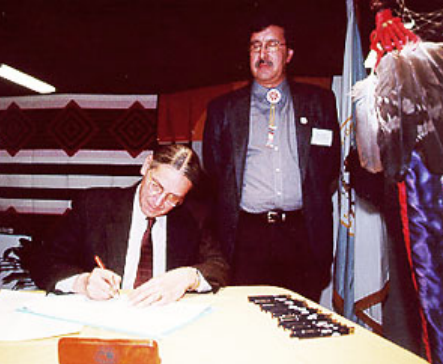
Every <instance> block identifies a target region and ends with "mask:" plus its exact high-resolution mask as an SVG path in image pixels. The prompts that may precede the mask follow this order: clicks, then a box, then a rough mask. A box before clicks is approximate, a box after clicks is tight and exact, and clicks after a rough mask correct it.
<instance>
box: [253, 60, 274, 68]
mask: <svg viewBox="0 0 443 364" xmlns="http://www.w3.org/2000/svg"><path fill="white" fill-rule="evenodd" d="M262 64H265V65H266V66H270V67H272V66H273V65H274V63H272V61H267V60H265V59H259V60H258V61H257V62H255V68H258V67H260V66H261V65H262Z"/></svg>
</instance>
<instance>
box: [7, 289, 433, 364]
mask: <svg viewBox="0 0 443 364" xmlns="http://www.w3.org/2000/svg"><path fill="white" fill-rule="evenodd" d="M271 294H273V295H275V294H290V295H291V296H293V297H295V298H300V296H298V295H297V294H295V293H293V292H291V291H288V290H286V289H282V288H277V287H269V286H247V287H226V288H223V289H221V290H220V292H218V293H217V294H187V295H186V296H185V297H184V298H183V299H184V300H188V301H192V302H195V303H205V304H211V305H212V307H213V308H214V310H213V312H212V313H210V314H208V315H206V316H203V317H201V318H199V319H198V320H197V321H195V322H193V323H191V324H189V325H187V326H185V327H183V328H181V329H180V330H177V331H175V332H173V333H172V334H170V335H168V336H167V337H165V338H163V339H161V340H158V345H159V353H160V358H161V360H162V364H179V363H180V364H183V363H185V364H187V363H192V364H219V363H220V364H226V363H241V364H247V363H251V364H252V363H254V364H260V363H279V364H281V363H291V364H294V363H297V364H319V363H328V364H347V363H349V364H356V363H358V364H365V363H367V364H374V363H377V364H383V363H386V364H392V363H402V364H425V363H427V362H426V361H425V360H424V359H422V358H420V357H418V356H416V355H415V354H413V353H411V352H409V351H407V350H405V349H403V348H401V347H399V346H397V345H395V344H394V343H392V342H390V341H388V340H386V339H384V338H382V337H380V336H378V335H376V334H373V333H372V332H370V331H368V330H366V329H364V328H362V327H360V326H358V325H355V324H354V323H352V322H350V321H348V320H346V319H344V318H342V317H340V316H338V315H335V316H336V318H337V319H338V320H339V321H340V322H342V323H344V324H346V325H351V326H353V327H355V332H354V333H353V334H351V335H344V336H340V337H329V338H316V339H301V340H300V339H293V338H290V337H289V333H288V332H287V331H284V330H283V329H281V328H279V327H277V323H276V320H275V319H273V318H271V316H270V315H269V314H267V313H264V312H262V311H260V308H259V307H258V306H256V305H254V304H252V303H250V302H248V299H247V297H248V296H250V295H271ZM311 304H312V306H314V307H317V308H319V307H320V306H319V305H316V304H314V303H311ZM0 309H1V308H0ZM322 310H323V311H325V312H328V311H327V310H326V309H323V308H322ZM2 329H4V328H2ZM77 336H84V337H101V338H128V337H129V336H128V335H123V334H117V333H112V332H106V331H102V330H98V329H93V328H89V327H85V328H84V329H83V331H82V332H81V333H80V334H79V335H77ZM58 340H59V339H58V338H50V339H40V340H30V341H22V342H0V363H1V364H29V363H33V364H56V363H58V358H57V343H58Z"/></svg>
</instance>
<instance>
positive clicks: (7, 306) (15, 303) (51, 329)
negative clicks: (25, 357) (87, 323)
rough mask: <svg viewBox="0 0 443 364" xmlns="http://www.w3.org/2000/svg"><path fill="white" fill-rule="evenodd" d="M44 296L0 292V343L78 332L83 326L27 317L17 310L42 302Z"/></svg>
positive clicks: (6, 291)
mask: <svg viewBox="0 0 443 364" xmlns="http://www.w3.org/2000/svg"><path fill="white" fill-rule="evenodd" d="M45 299H46V297H45V295H44V294H38V293H31V292H26V291H9V290H4V289H2V290H1V291H0V322H1V330H0V341H20V340H33V339H42V338H47V337H53V336H60V335H66V334H72V333H76V332H80V330H81V329H82V327H83V325H82V324H78V323H72V322H66V321H59V320H53V319H49V318H45V317H42V316H36V315H32V316H31V315H28V314H26V313H22V312H18V311H17V309H18V308H20V307H22V306H23V305H27V304H29V303H31V302H38V301H44V300H45Z"/></svg>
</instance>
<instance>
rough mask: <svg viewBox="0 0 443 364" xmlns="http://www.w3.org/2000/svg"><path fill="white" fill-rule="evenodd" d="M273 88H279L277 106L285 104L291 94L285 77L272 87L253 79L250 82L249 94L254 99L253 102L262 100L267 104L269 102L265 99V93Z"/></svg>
mask: <svg viewBox="0 0 443 364" xmlns="http://www.w3.org/2000/svg"><path fill="white" fill-rule="evenodd" d="M273 88H275V89H277V90H279V91H280V93H281V95H282V98H281V100H280V101H279V103H278V104H277V105H278V106H284V105H286V103H287V102H288V99H289V97H290V95H291V90H290V88H289V84H288V81H287V80H286V79H285V80H283V82H282V83H280V84H279V85H278V86H277V87H272V88H268V87H264V86H262V85H260V84H259V83H258V82H257V81H254V82H253V83H252V90H251V94H252V98H253V99H254V102H260V103H262V102H263V103H266V104H267V105H269V102H268V101H267V100H266V93H267V92H268V91H269V90H272V89H273Z"/></svg>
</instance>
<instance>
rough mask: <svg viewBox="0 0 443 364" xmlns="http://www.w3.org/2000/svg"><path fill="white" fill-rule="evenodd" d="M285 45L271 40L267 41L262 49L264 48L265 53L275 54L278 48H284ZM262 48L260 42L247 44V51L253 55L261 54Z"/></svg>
mask: <svg viewBox="0 0 443 364" xmlns="http://www.w3.org/2000/svg"><path fill="white" fill-rule="evenodd" d="M285 45H286V43H282V42H280V41H279V40H276V39H272V40H268V41H267V42H265V44H264V48H265V52H270V53H273V52H277V51H278V50H279V49H280V47H282V46H285ZM262 48H263V43H262V42H260V41H259V40H256V41H253V42H251V43H250V44H249V51H250V52H253V53H259V52H261V50H262Z"/></svg>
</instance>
